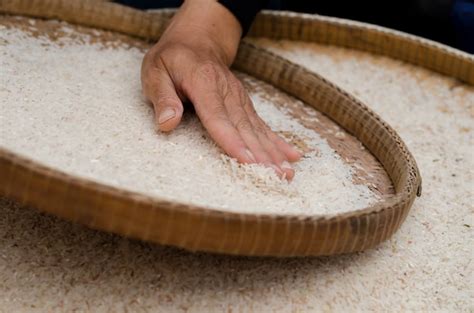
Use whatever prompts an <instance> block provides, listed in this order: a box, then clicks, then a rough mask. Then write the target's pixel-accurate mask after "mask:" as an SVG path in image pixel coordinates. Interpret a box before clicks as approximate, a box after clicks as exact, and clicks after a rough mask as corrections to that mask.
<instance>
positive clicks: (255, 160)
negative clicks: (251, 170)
mask: <svg viewBox="0 0 474 313" xmlns="http://www.w3.org/2000/svg"><path fill="white" fill-rule="evenodd" d="M245 154H246V155H247V157H248V158H249V159H250V161H252V162H253V163H257V159H255V157H254V155H253V153H252V152H250V150H249V149H245Z"/></svg>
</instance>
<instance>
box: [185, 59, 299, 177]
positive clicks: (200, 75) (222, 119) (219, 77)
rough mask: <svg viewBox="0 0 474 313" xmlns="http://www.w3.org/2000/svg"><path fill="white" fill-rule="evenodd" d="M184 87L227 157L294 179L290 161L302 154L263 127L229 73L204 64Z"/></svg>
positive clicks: (187, 80)
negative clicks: (257, 165)
mask: <svg viewBox="0 0 474 313" xmlns="http://www.w3.org/2000/svg"><path fill="white" fill-rule="evenodd" d="M183 87H184V88H183V89H184V92H185V94H186V96H187V97H188V98H189V99H190V100H191V101H192V102H193V104H194V107H195V109H196V113H197V115H198V116H199V118H200V119H201V122H202V123H203V125H204V127H205V128H206V130H207V131H208V132H209V134H210V136H211V137H212V138H213V139H214V140H215V141H216V143H217V144H218V145H219V146H220V147H221V148H222V149H224V151H225V152H226V153H228V154H229V155H230V156H232V157H235V158H237V160H238V161H239V162H244V163H261V164H264V165H266V166H269V167H272V168H273V169H274V170H275V172H276V173H277V174H278V175H279V176H284V177H286V178H288V179H292V178H293V176H294V170H293V169H292V167H291V165H290V163H289V161H296V160H297V159H299V157H300V156H299V153H298V152H297V151H296V150H294V148H292V146H291V145H289V144H287V143H286V142H285V141H284V140H283V139H281V138H280V137H278V136H277V135H276V134H274V133H273V132H272V131H271V130H270V128H269V127H268V126H267V125H266V124H265V123H263V121H262V120H261V119H260V118H259V117H258V116H257V114H256V112H255V110H254V109H253V105H252V103H251V100H250V98H249V96H248V95H247V93H246V91H245V89H244V88H243V86H242V84H241V83H240V81H239V80H238V79H237V78H235V77H234V76H233V75H232V74H231V73H230V72H229V71H228V70H227V69H225V68H221V67H219V65H215V64H212V63H209V64H203V65H202V66H201V67H198V68H197V69H196V70H195V72H194V75H193V76H191V77H189V78H188V79H186V80H185V81H183Z"/></svg>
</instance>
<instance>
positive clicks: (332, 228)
mask: <svg viewBox="0 0 474 313" xmlns="http://www.w3.org/2000/svg"><path fill="white" fill-rule="evenodd" d="M0 12H3V13H6V14H14V15H27V16H32V17H39V18H56V19H60V20H65V21H68V22H71V23H76V24H80V25H84V26H90V27H97V28H103V29H107V30H112V31H116V32H120V33H124V34H128V35H131V36H134V37H138V38H141V39H145V40H157V39H158V38H159V36H160V34H161V33H162V31H163V29H164V27H165V25H166V23H167V22H168V20H169V18H170V17H171V16H172V14H173V11H169V10H163V11H161V12H159V13H153V14H151V13H145V12H141V11H136V10H133V9H130V8H126V7H123V6H120V5H117V4H113V3H108V2H105V1H100V2H97V1H90V0H87V1H67V0H33V1H26V0H2V1H0ZM250 34H251V35H253V36H263V37H270V38H274V39H278V38H285V39H291V40H304V41H313V42H320V43H325V44H333V45H338V46H343V47H349V48H354V49H359V50H364V51H369V52H373V53H378V54H384V55H388V56H390V57H393V58H397V59H401V60H404V61H407V62H411V63H414V64H417V65H420V66H423V67H426V68H429V69H431V70H434V71H438V72H440V73H443V74H446V75H450V76H453V77H456V78H458V79H460V80H463V81H465V82H467V83H470V84H474V61H473V58H472V57H471V56H469V55H466V54H463V53H462V52H459V51H457V50H454V49H450V48H447V47H445V46H442V45H439V44H435V43H432V42H430V41H427V40H423V39H420V38H417V37H414V36H410V35H406V34H402V33H398V32H395V31H390V30H386V29H383V28H379V27H374V26H370V25H366V24H362V23H353V22H348V21H343V20H339V19H330V18H324V17H319V16H308V15H297V14H290V13H271V12H265V13H262V14H260V15H259V16H258V18H257V20H256V22H255V25H254V27H253V28H252V30H251V32H250ZM234 67H235V68H236V69H238V70H240V71H243V72H246V73H247V74H250V75H252V76H254V77H256V78H258V79H260V80H263V81H265V82H268V83H271V84H273V85H275V86H277V87H278V88H280V89H282V90H284V91H285V92H287V93H289V94H290V95H293V96H295V97H296V98H298V99H301V100H302V101H304V102H305V103H307V104H308V105H311V106H312V107H314V108H315V109H317V110H319V111H321V112H322V113H324V114H326V115H327V116H329V117H330V118H331V119H333V120H334V121H335V122H337V123H338V124H339V125H341V126H342V127H343V128H345V129H346V130H347V131H348V132H349V133H351V134H353V135H354V136H356V137H357V138H358V139H359V140H360V141H361V142H362V143H363V144H364V145H365V146H366V147H367V149H368V150H369V151H370V152H371V153H372V154H374V156H376V157H377V159H378V160H379V161H380V163H381V164H382V165H383V166H384V168H385V170H386V171H387V173H388V175H389V176H390V178H391V180H392V183H393V185H394V187H395V191H396V194H395V195H393V196H392V197H389V198H387V199H384V200H383V201H382V202H380V203H377V204H376V205H374V206H372V207H368V208H365V209H362V210H358V211H353V212H348V213H343V214H337V215H331V216H294V215H271V214H239V213H229V212H221V211H217V210H211V209H208V208H204V207H197V206H191V205H184V204H181V203H177V202H170V201H164V200H160V199H158V198H155V197H149V196H145V195H142V194H137V193H131V192H127V191H124V190H121V189H118V188H114V187H110V186H106V185H102V184H99V183H96V182H93V181H90V180H85V179H82V178H79V177H75V176H72V175H68V174H65V173H62V172H60V171H58V170H55V169H52V168H48V167H45V166H43V165H41V164H38V163H36V162H33V161H31V160H28V159H26V158H24V157H21V156H19V155H16V154H14V153H12V152H10V151H8V150H6V149H3V148H0V173H2V175H0V195H4V196H8V197H12V198H14V199H16V200H18V201H20V202H21V203H23V204H29V205H33V206H35V207H37V208H39V209H40V210H43V211H46V212H49V213H52V214H54V215H57V216H60V217H63V218H66V219H68V220H71V221H75V222H79V223H82V224H85V225H87V226H89V227H93V228H97V229H101V230H105V231H109V232H114V233H119V234H122V235H125V236H130V237H134V238H139V239H143V240H148V241H152V242H157V243H161V244H167V245H174V246H178V247H182V248H185V249H188V250H200V251H210V252H219V253H227V254H241V255H261V256H265V255H271V256H306V255H313V256H314V255H331V254H339V253H348V252H354V251H360V250H363V249H367V248H370V247H373V246H375V245H377V244H378V243H380V242H382V241H384V240H386V239H387V238H389V237H390V236H391V235H392V234H393V233H394V232H395V231H396V230H397V229H398V228H399V227H400V225H401V223H402V222H403V221H404V219H405V218H406V216H407V214H408V211H409V209H410V207H411V205H412V203H413V201H414V199H415V198H416V195H417V194H418V195H419V194H420V193H421V177H420V173H419V171H418V168H417V165H416V162H415V160H414V158H413V156H412V155H411V154H410V152H409V151H408V149H407V147H406V145H405V144H404V143H403V141H402V140H401V139H400V137H399V136H398V134H397V133H396V132H395V131H394V130H393V129H392V128H391V127H390V126H389V125H387V123H385V122H384V121H382V120H381V119H380V117H378V116H377V115H376V114H375V113H374V112H373V111H371V110H370V109H369V108H368V107H367V106H366V105H364V104H363V103H361V101H360V100H358V99H356V98H355V97H353V96H352V95H351V94H349V93H347V92H346V91H344V90H342V89H341V88H339V87H337V86H336V85H334V84H332V83H331V82H329V81H328V80H326V79H325V78H324V77H321V76H319V75H317V74H315V73H312V72H310V71H308V70H307V69H305V68H303V67H301V66H298V65H295V64H293V63H291V62H290V61H288V60H286V59H284V58H282V57H279V56H277V55H275V54H272V53H270V52H268V51H266V50H265V49H262V48H258V47H256V46H253V45H251V44H249V43H246V42H245V41H244V42H243V43H242V45H241V47H240V49H239V53H238V56H237V59H236V61H235V63H234Z"/></svg>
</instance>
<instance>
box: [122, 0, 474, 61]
mask: <svg viewBox="0 0 474 313" xmlns="http://www.w3.org/2000/svg"><path fill="white" fill-rule="evenodd" d="M237 1H242V0H237ZM254 1H255V0H254ZM116 2H119V3H122V4H126V5H130V6H133V7H136V8H141V9H148V8H160V7H178V6H179V5H180V4H181V3H182V1H180V0H118V1H116ZM266 7H267V8H269V9H277V10H290V11H296V12H307V13H316V14H321V15H328V16H335V17H342V18H347V19H351V20H357V21H362V22H368V23H372V24H376V25H381V26H386V27H389V28H393V29H397V30H401V31H404V32H408V33H412V34H415V35H418V36H422V37H425V38H429V39H432V40H435V41H439V42H442V43H444V44H447V45H450V46H452V47H455V48H458V49H461V50H465V51H467V52H470V53H474V0H395V1H394V0H385V1H384V0H380V1H373V0H372V1H370V0H354V1H341V0H269V1H268V4H267V6H266Z"/></svg>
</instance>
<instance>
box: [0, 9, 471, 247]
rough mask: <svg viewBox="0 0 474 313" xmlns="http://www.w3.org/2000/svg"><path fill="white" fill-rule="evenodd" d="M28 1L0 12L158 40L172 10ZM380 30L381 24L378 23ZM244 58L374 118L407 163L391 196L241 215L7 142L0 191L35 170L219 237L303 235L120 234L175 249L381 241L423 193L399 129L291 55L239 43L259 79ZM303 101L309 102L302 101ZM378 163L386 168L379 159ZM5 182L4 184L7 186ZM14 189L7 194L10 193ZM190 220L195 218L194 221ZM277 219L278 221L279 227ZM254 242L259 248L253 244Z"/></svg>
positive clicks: (0, 153)
mask: <svg viewBox="0 0 474 313" xmlns="http://www.w3.org/2000/svg"><path fill="white" fill-rule="evenodd" d="M31 2H33V3H30V1H25V0H16V1H15V0H12V1H10V3H0V14H12V15H26V16H30V17H36V18H45V19H52V18H53V19H61V20H65V21H67V22H69V23H72V24H78V25H83V26H87V27H92V28H102V29H106V30H110V31H115V32H118V33H124V34H126V35H131V36H133V37H138V38H141V39H156V38H158V37H159V35H160V34H161V32H162V30H163V27H164V25H166V22H167V18H168V17H169V16H170V14H172V10H167V9H164V10H161V11H160V13H162V14H163V16H162V18H161V19H157V18H156V13H153V14H150V13H145V12H140V11H137V10H134V9H130V8H125V7H123V6H121V5H118V4H115V3H109V2H94V1H91V0H85V1H83V2H82V3H81V4H78V3H77V2H69V1H66V0H54V1H48V0H33V1H31ZM51 6H53V10H46V8H47V7H48V8H49V7H51ZM72 7H79V8H82V9H83V11H81V12H82V13H83V14H84V16H76V15H75V14H79V13H76V12H78V11H80V10H77V11H75V12H71V11H73V10H71V8H72ZM84 8H85V9H84ZM92 8H94V10H97V11H94V10H92ZM66 9H67V10H66ZM101 10H102V11H101ZM105 10H107V12H109V11H111V12H110V16H111V18H110V19H109V20H108V19H105V18H104V19H103V20H99V21H95V20H92V21H91V20H90V16H87V14H99V13H101V12H102V13H104V12H105ZM98 12H99V13H98ZM160 13H158V14H160ZM122 15H126V20H127V22H130V21H132V22H137V23H138V22H139V23H141V26H142V27H140V28H133V27H130V28H127V27H126V26H124V25H122V24H121V23H120V22H123V19H122V20H121V19H120V18H121V17H122ZM98 16H99V15H98ZM266 17H267V18H272V19H274V18H279V19H287V18H290V19H297V21H298V22H305V21H309V22H310V23H313V22H318V23H321V22H323V23H329V24H330V23H333V22H334V21H336V22H340V21H339V20H340V19H334V18H326V17H323V18H322V17H321V16H308V15H307V14H299V13H288V12H264V13H262V14H260V15H259V18H257V26H256V27H257V30H256V31H257V32H258V22H259V21H262V20H263V19H265V18H266ZM300 17H301V18H300ZM87 18H89V19H87ZM328 21H330V22H328ZM113 23H115V24H113ZM354 23H355V24H354V25H356V24H357V25H360V24H364V23H360V22H354ZM329 24H328V25H329ZM352 24H353V22H349V23H344V25H345V27H349V28H350V27H351V25H352ZM364 25H365V24H364ZM366 26H367V25H366ZM367 28H368V29H369V30H373V29H374V26H371V25H368V26H367ZM378 28H379V27H376V29H378ZM271 35H272V34H271ZM273 35H275V34H273ZM390 35H392V36H395V37H396V38H403V39H406V38H405V37H403V34H399V33H398V32H394V31H391V32H390ZM276 36H278V33H276ZM414 37H416V36H414ZM415 39H416V38H415ZM410 40H411V39H410ZM415 44H417V45H420V46H428V47H430V46H429V45H428V43H427V42H424V41H419V40H418V39H417V40H415ZM439 52H440V53H442V54H443V55H449V56H452V57H454V58H457V59H463V60H464V58H463V57H462V55H460V54H458V53H447V50H446V51H445V50H443V49H441V50H440V51H439ZM244 57H248V58H254V60H257V61H261V63H262V64H263V63H265V62H267V63H268V62H270V61H273V62H275V63H278V64H279V65H280V66H283V67H284V68H286V69H287V70H288V69H289V70H288V72H292V71H293V72H297V74H296V75H299V76H298V77H304V78H306V80H305V82H317V83H318V84H319V85H317V86H319V87H321V86H322V87H324V88H326V91H329V92H330V93H331V94H337V96H338V99H341V100H344V101H346V102H347V103H349V104H350V105H352V106H354V107H356V108H357V109H358V110H359V111H361V112H363V113H366V114H367V115H368V117H369V118H370V119H372V123H373V124H374V125H375V126H377V127H378V129H379V130H380V131H382V132H384V136H385V137H387V138H389V139H390V140H392V145H393V146H394V147H393V148H392V149H398V155H401V156H402V157H401V158H402V159H403V158H404V160H402V161H401V162H402V163H403V165H400V166H402V167H405V168H404V170H405V171H406V173H405V176H403V177H401V178H399V180H400V181H401V183H400V185H401V186H402V187H399V188H397V187H396V186H395V187H396V188H395V189H396V191H395V194H394V195H390V196H388V197H386V198H383V199H381V200H380V201H378V202H377V203H375V204H374V205H371V206H368V207H365V208H361V209H356V210H350V211H346V212H340V213H330V214H313V215H309V214H290V213H246V212H242V213H239V212H234V211H223V210H220V209H219V208H210V207H204V206H198V205H194V204H186V203H180V202H179V201H174V200H173V201H172V200H165V199H161V198H160V197H158V196H152V195H147V194H143V193H140V192H135V191H130V190H127V189H124V188H123V187H114V186H112V185H109V184H106V183H101V182H98V181H94V180H93V179H88V178H84V177H81V176H79V175H75V174H68V173H66V172H64V171H62V170H59V169H55V168H53V167H49V166H46V165H44V164H41V163H39V162H37V161H34V160H32V159H28V158H27V157H24V156H21V155H19V154H17V153H14V152H12V151H9V150H8V149H7V148H3V147H0V168H3V169H7V171H6V173H10V175H8V174H7V175H5V176H7V178H3V179H1V178H0V182H2V184H0V194H4V195H5V196H7V197H8V196H12V192H11V191H12V188H19V186H15V185H13V186H11V185H12V184H13V183H12V180H13V181H14V179H16V177H15V175H14V174H17V175H19V176H20V178H19V179H21V180H23V181H24V182H25V181H26V182H27V186H26V187H25V186H22V188H24V190H23V191H24V192H25V193H26V191H30V192H31V190H30V189H31V187H30V186H29V180H30V179H31V177H32V176H33V175H36V176H37V177H35V179H37V180H38V181H39V180H41V179H42V180H43V181H48V182H49V181H50V180H57V181H58V184H63V185H65V186H66V188H70V187H71V186H72V187H75V188H78V189H81V190H86V191H87V192H89V193H91V194H92V193H94V192H95V193H96V194H99V196H103V195H105V196H109V197H110V199H112V200H115V201H118V202H123V203H126V204H132V203H133V205H134V206H140V205H141V206H142V207H143V209H144V210H145V211H146V210H149V211H151V210H155V211H159V210H161V211H163V212H164V211H167V210H168V211H170V212H172V214H175V212H176V213H183V214H184V216H187V217H188V218H189V219H192V218H193V217H192V216H194V217H196V216H197V217H199V219H198V221H199V223H200V226H199V230H200V231H201V232H202V231H203V229H202V228H203V227H204V226H203V225H205V223H206V222H207V220H209V219H214V220H213V221H212V223H214V226H216V225H218V226H219V227H220V226H221V225H220V224H219V223H224V224H225V226H226V227H225V228H224V229H225V234H226V235H225V236H227V235H228V233H229V234H230V235H232V234H235V233H238V234H239V238H240V239H239V240H240V241H241V240H242V238H243V236H244V237H245V236H246V238H247V237H249V236H254V237H258V236H259V234H260V233H259V232H258V231H260V230H261V228H260V227H261V226H262V225H263V224H265V223H267V224H268V225H271V227H272V230H273V233H272V234H273V235H275V233H274V229H275V227H280V228H281V227H286V228H285V234H287V235H288V236H290V233H291V232H292V231H293V232H295V229H296V228H297V227H299V228H298V230H300V229H301V230H300V232H301V234H300V235H299V237H298V236H296V235H294V236H290V237H291V238H290V239H292V240H297V241H298V242H299V244H298V246H297V247H296V246H295V247H289V245H290V243H288V240H287V239H286V237H285V242H284V243H281V248H280V246H278V247H279V248H271V247H270V245H263V244H262V243H255V244H254V245H252V246H251V247H250V248H249V247H248V246H247V247H245V248H242V242H240V241H239V243H238V246H237V247H235V244H229V245H228V246H218V247H216V246H215V243H213V244H211V243H209V242H211V241H212V242H214V241H216V240H218V239H219V238H214V239H209V240H208V242H207V243H201V244H199V242H198V240H197V239H196V241H192V243H190V242H189V237H186V236H189V234H186V235H182V236H181V237H179V235H177V237H179V238H174V239H173V241H171V240H170V239H169V238H168V237H166V238H165V239H159V240H156V239H154V240H151V239H149V238H144V235H137V233H135V234H133V233H128V231H126V232H127V234H126V235H129V236H131V237H136V238H139V239H144V240H151V241H155V242H159V243H162V244H171V245H175V246H179V247H182V248H186V249H191V250H204V251H211V252H220V253H231V254H247V255H255V254H257V255H279V256H290V255H321V254H326V255H328V254H334V253H342V252H353V251H359V250H363V249H365V248H367V247H370V246H373V245H375V244H378V243H379V242H381V241H383V240H385V239H387V238H388V237H389V236H390V235H391V234H393V233H394V232H395V231H396V230H397V229H398V227H399V226H400V225H401V223H402V222H403V219H404V218H405V217H406V215H407V213H408V210H409V208H410V207H411V204H412V203H413V200H414V198H415V195H416V194H418V195H420V192H421V177H420V173H419V170H418V167H417V165H416V161H415V159H414V158H413V156H412V155H411V153H410V152H409V151H408V148H407V147H406V145H405V144H404V142H403V140H402V139H401V138H400V136H399V135H398V134H397V132H396V131H395V130H394V129H393V128H392V127H391V126H390V125H389V124H387V123H386V122H385V121H383V120H382V119H381V118H380V117H379V116H378V115H377V114H376V113H374V112H373V111H372V110H371V109H370V108H368V106H367V105H365V104H364V103H362V102H361V101H360V100H359V99H357V98H355V97H354V96H352V95H351V94H350V93H348V92H346V91H345V90H343V89H342V88H340V87H338V86H337V85H334V84H333V83H331V82H330V81H328V80H327V79H325V78H324V77H322V76H320V75H318V74H316V73H312V72H310V71H308V70H306V69H304V68H302V67H301V66H298V65H295V64H293V63H291V62H290V61H288V60H285V59H283V58H281V57H279V56H277V55H276V54H272V53H270V52H268V51H266V50H265V49H262V48H258V47H255V46H253V45H251V44H249V43H246V42H245V41H244V42H243V43H242V45H241V48H240V50H239V55H238V57H237V59H236V63H235V65H236V66H235V67H236V68H237V69H239V70H241V69H243V71H244V72H246V73H247V74H250V75H251V76H254V77H256V78H257V79H261V77H258V75H254V74H255V72H254V73H252V71H253V69H252V68H248V67H246V66H245V64H244V63H245V62H242V59H243V58H244ZM468 61H469V62H470V59H468ZM248 63H251V62H248ZM472 67H474V62H473V66H472ZM469 70H470V69H469ZM280 74H281V73H280ZM468 74H470V73H468ZM262 75H263V74H262ZM273 76H275V75H273ZM273 76H271V73H270V74H268V77H265V78H268V79H267V80H265V79H261V80H263V81H266V82H270V83H271V84H273V85H276V87H277V88H280V89H281V90H283V91H285V92H288V89H291V88H293V87H292V85H291V82H290V83H289V81H291V79H288V77H280V76H281V75H280V76H278V77H273ZM283 76H285V75H283ZM282 79H283V80H282ZM285 79H286V80H285ZM280 81H282V83H281V84H279V82H280ZM285 84H286V85H285ZM283 85H285V86H283ZM285 88H286V89H285ZM290 94H291V93H290ZM297 98H299V97H297ZM300 99H301V98H300ZM301 100H303V99H301ZM303 102H305V103H306V104H308V103H307V102H306V101H304V100H303ZM316 109H317V108H316ZM320 111H321V110H320ZM321 112H322V111H321ZM322 113H324V112H322ZM359 113H360V112H359ZM329 117H331V116H329ZM331 118H332V117H331ZM335 122H336V123H337V124H339V125H340V126H342V127H343V128H345V129H346V130H347V128H346V126H347V125H343V124H341V123H339V122H337V121H335ZM369 122H370V121H369ZM356 138H357V139H358V140H359V141H360V142H362V143H364V145H366V142H364V140H362V139H361V138H359V136H356ZM380 140H382V139H380ZM365 141H367V140H365ZM393 142H394V144H393ZM369 151H370V152H371V153H372V154H374V156H376V157H377V159H379V162H381V161H380V158H379V156H378V155H377V154H376V153H374V151H372V149H369ZM399 157H400V156H399ZM394 158H395V157H394ZM381 163H382V162H381ZM382 164H383V163H382ZM384 167H386V166H385V165H384ZM385 170H386V171H387V173H388V174H389V176H390V179H391V180H392V183H393V184H394V185H395V183H394V182H393V180H394V178H393V177H392V174H391V173H389V172H388V170H387V169H386V168H385ZM14 182H15V183H17V184H18V182H19V180H18V181H14ZM7 184H9V186H6V185H7ZM48 187H49V186H48ZM42 188H44V189H45V190H46V187H44V186H43V187H42ZM7 190H8V192H7ZM15 192H16V194H15V195H16V197H17V198H21V201H22V202H24V203H26V204H32V205H36V203H35V201H36V202H39V201H38V200H37V199H38V198H36V200H35V201H33V200H32V199H28V195H26V194H24V193H20V192H19V191H15ZM15 195H13V197H14V196H15ZM35 196H36V197H38V195H35ZM68 196H69V197H71V195H70V194H68V195H62V197H65V198H67V197H68ZM88 196H91V195H89V194H88ZM91 197H92V196H91ZM110 199H109V200H110ZM95 200H96V202H94V205H95V206H96V207H97V206H98V205H99V204H98V203H99V200H97V199H95ZM49 205H51V204H49ZM48 208H49V207H46V205H44V206H43V207H42V208H40V209H42V210H44V211H47V212H48V211H52V209H51V208H49V209H50V210H48ZM58 212H60V211H58ZM58 212H56V215H60V216H62V217H65V218H70V216H64V214H65V213H64V214H63V215H61V214H58ZM50 213H53V212H50ZM53 214H54V213H53ZM97 214H99V213H97ZM160 214H161V213H160ZM379 215H380V216H379ZM382 215H383V216H382ZM388 215H390V220H388ZM382 217H383V218H384V219H385V220H384V223H385V224H383V225H382V226H383V229H382V230H379V233H378V234H373V236H374V237H373V238H371V239H370V242H368V237H369V234H368V233H369V232H370V229H372V228H373V227H375V228H374V229H379V228H382V227H381V226H380V225H378V221H379V218H380V219H381V218H382ZM373 219H376V221H377V222H373V223H369V222H371V221H373ZM193 221H194V222H196V223H198V222H197V221H195V220H193ZM169 222H174V223H175V224H176V223H177V222H176V219H175V220H171V221H169ZM234 222H235V223H237V224H238V225H239V228H237V230H236V229H231V230H229V229H228V227H227V226H228V225H227V223H234ZM353 222H356V225H353V224H352V223H353ZM82 223H83V224H86V225H88V226H90V227H93V228H95V227H97V226H95V225H92V223H87V222H84V221H82ZM280 223H281V224H282V225H280ZM342 223H345V224H344V225H342ZM247 224H252V225H251V226H252V227H255V229H257V230H255V234H254V235H251V234H250V235H249V234H243V233H244V230H245V229H246V228H245V225H247ZM275 224H278V225H279V226H278V225H277V226H275ZM374 224H375V226H374ZM181 226H182V225H181ZM194 226H196V225H194ZM320 226H321V227H320ZM248 227H250V226H248ZM291 227H293V228H291ZM306 227H310V228H311V229H312V237H311V239H314V236H315V233H316V234H320V233H321V232H322V231H323V230H320V229H319V228H324V227H325V231H324V232H325V235H324V236H325V237H324V241H323V242H322V243H321V242H319V243H318V244H319V245H320V246H319V248H315V247H311V246H308V247H307V249H306V248H305V249H304V250H302V249H303V248H302V246H301V243H302V240H304V238H303V233H304V231H305V228H306ZM333 227H335V228H336V229H337V240H340V239H341V238H340V232H342V231H343V230H345V231H346V232H345V233H344V234H345V237H344V238H346V239H345V241H347V242H345V243H344V245H343V246H341V245H339V246H337V245H336V244H334V246H330V247H329V246H328V245H329V243H328V242H330V240H331V238H330V234H329V233H330V232H331V229H332V228H333ZM341 227H342V228H341ZM97 228H98V229H102V230H109V231H112V232H118V233H121V234H123V232H124V231H117V230H116V229H112V226H110V227H109V228H106V227H104V226H102V227H97ZM341 229H342V230H341ZM206 231H207V230H206ZM350 232H354V233H355V234H354V236H355V237H357V238H355V239H352V238H350V235H349V234H350ZM210 233H211V232H210V231H208V232H207V233H206V235H209V234H210ZM230 235H229V236H230ZM264 235H267V233H265V234H264ZM292 235H293V234H292ZM199 236H200V237H202V236H203V235H202V234H200V235H199ZM377 236H378V237H379V238H378V241H377V238H376V237H377ZM200 237H199V240H201V239H202V238H200ZM254 237H252V238H254ZM160 238H161V237H160ZM296 238H298V239H296ZM254 239H255V238H254ZM260 239H261V238H260ZM270 239H271V240H272V241H274V238H273V237H271V236H270ZM332 239H333V241H337V240H336V239H335V238H332ZM255 240H256V239H255ZM351 240H352V241H351ZM348 242H350V243H351V245H350V247H347V245H348ZM285 244H286V245H285ZM258 245H260V247H264V248H263V249H260V250H259V249H258ZM321 245H322V247H321ZM288 251H289V252H288ZM316 251H317V252H316Z"/></svg>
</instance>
